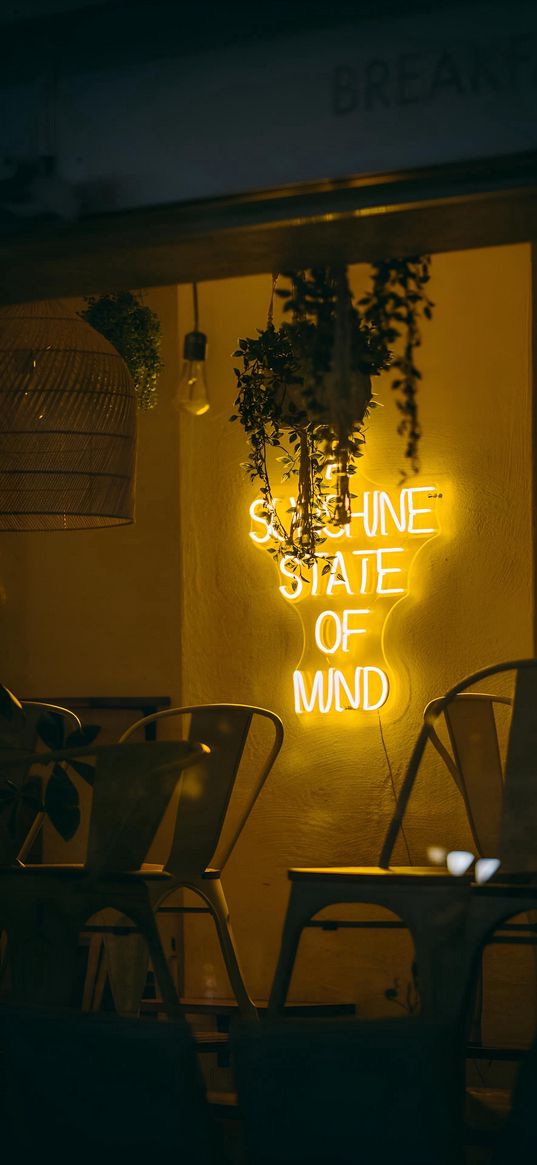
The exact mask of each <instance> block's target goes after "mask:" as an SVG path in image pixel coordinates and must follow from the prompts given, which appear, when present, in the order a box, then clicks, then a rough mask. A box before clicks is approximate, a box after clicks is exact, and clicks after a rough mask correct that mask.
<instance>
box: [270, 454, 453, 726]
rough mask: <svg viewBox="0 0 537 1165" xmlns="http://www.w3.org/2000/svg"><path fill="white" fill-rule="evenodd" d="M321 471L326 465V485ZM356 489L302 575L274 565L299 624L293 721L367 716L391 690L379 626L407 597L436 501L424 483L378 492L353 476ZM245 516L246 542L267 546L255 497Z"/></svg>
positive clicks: (274, 537)
mask: <svg viewBox="0 0 537 1165" xmlns="http://www.w3.org/2000/svg"><path fill="white" fill-rule="evenodd" d="M330 472H331V467H330V468H329V470H328V473H327V479H328V480H330ZM361 484H362V487H363V488H362V489H360V477H359V476H357V477H356V478H355V479H354V489H355V493H356V497H355V500H354V502H353V513H352V518H351V521H350V523H349V524H348V525H347V526H343V527H339V528H337V529H336V528H334V527H329V526H327V527H325V529H324V530H323V534H325V535H326V538H327V540H330V541H331V543H332V545H330V542H329V543H328V547H327V549H325V550H324V551H319V555H318V560H317V561H316V562H315V563H314V565H313V566H312V567H311V569H308V570H307V571H305V570H304V568H302V570H300V564H299V562H298V560H297V559H295V558H294V557H293V556H292V555H283V556H282V558H281V559H280V562H279V574H280V583H279V592H280V594H281V595H282V597H283V599H284V600H285V601H286V602H288V603H290V604H292V605H294V606H296V607H297V608H298V609H299V613H300V615H301V618H302V622H303V627H304V649H303V653H302V657H301V660H300V663H299V666H298V668H297V669H296V670H295V672H294V673H293V694H294V706H295V711H296V712H297V714H298V715H303V714H304V713H314V712H315V713H321V714H324V715H326V714H327V713H329V712H346V711H355V712H358V711H359V712H362V713H369V712H376V711H378V710H379V709H380V708H382V707H383V706H384V705H385V704H386V702H387V700H388V699H389V698H390V694H392V693H393V691H394V689H395V688H396V687H397V675H396V674H394V672H393V670H391V669H390V668H389V666H388V664H387V661H386V658H385V654H384V635H385V628H386V622H387V619H388V617H389V615H390V614H391V612H392V611H393V609H394V608H395V606H397V604H398V603H399V602H400V601H401V600H402V599H404V598H405V597H406V596H407V595H408V593H409V574H410V570H411V566H412V563H413V561H414V559H415V557H416V552H417V550H418V549H419V548H420V547H421V546H423V545H424V544H425V543H426V542H428V541H429V540H430V539H431V538H432V537H434V536H435V534H437V533H438V523H437V520H436V500H437V499H438V497H440V496H441V495H439V494H438V492H437V490H436V489H435V487H434V486H432V485H412V486H403V487H401V488H399V489H392V490H386V489H379V488H375V487H374V486H373V485H372V483H370V482H367V481H366V479H363V478H362V479H361ZM290 504H291V506H293V505H294V504H295V503H294V499H293V498H291V499H290ZM250 517H251V521H252V529H251V531H250V538H251V539H252V541H253V542H254V543H255V544H256V545H258V546H259V547H261V548H268V547H269V546H275V545H277V543H278V540H279V537H278V533H277V531H276V530H274V528H273V526H272V525H271V523H270V520H269V517H267V516H266V510H265V507H264V503H263V500H262V499H261V498H256V499H255V501H253V502H252V505H251V506H250ZM325 545H326V543H325ZM323 558H325V559H326V561H325V562H323Z"/></svg>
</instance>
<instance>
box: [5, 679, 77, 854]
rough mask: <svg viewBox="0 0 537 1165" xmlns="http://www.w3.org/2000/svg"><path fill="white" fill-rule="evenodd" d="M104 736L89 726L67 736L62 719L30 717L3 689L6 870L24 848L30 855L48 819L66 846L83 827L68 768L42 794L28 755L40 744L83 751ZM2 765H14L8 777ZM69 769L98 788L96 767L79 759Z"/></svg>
mask: <svg viewBox="0 0 537 1165" xmlns="http://www.w3.org/2000/svg"><path fill="white" fill-rule="evenodd" d="M99 732H100V727H98V726H97V725H93V724H88V725H84V726H83V727H82V729H77V730H75V731H74V732H70V733H68V734H66V731H65V722H64V720H63V718H62V717H61V716H60V715H57V714H56V713H54V712H52V711H47V712H41V713H40V714H39V715H38V716H37V718H35V717H34V716H32V715H28V714H27V713H26V711H25V709H24V708H23V707H22V705H21V703H20V701H19V700H17V697H16V696H14V695H13V693H12V692H10V691H9V690H8V688H5V687H4V686H3V685H1V684H0V864H1V865H10V864H11V863H13V862H14V861H15V860H16V858H17V855H18V854H19V852H20V851H21V848H22V846H23V843H27V844H26V849H29V844H28V839H29V838H31V839H33V838H34V836H35V835H36V833H37V832H38V828H39V824H40V822H41V821H42V820H43V819H44V817H45V816H47V817H48V818H49V820H50V821H51V823H52V825H53V826H54V828H55V829H56V830H57V832H58V833H59V834H60V836H61V837H62V838H63V839H64V841H68V840H69V839H70V838H71V837H73V836H74V834H75V833H76V831H77V829H78V826H79V824H80V803H79V795H78V790H77V787H76V785H75V784H74V782H73V781H72V780H71V777H70V776H69V772H68V765H67V764H65V763H61V764H55V765H54V766H53V768H52V772H51V773H50V776H49V778H48V780H47V781H46V784H45V786H44V788H43V783H42V780H41V778H40V777H39V776H37V775H35V774H34V773H33V772H30V771H29V770H28V764H27V763H26V762H25V755H26V756H28V755H30V754H32V753H35V752H36V751H38V746H39V743H41V744H42V745H44V746H45V749H46V750H49V749H51V750H56V749H62V748H75V747H77V746H78V745H80V746H81V747H82V746H84V745H88V744H91V743H92V742H93V741H94V740H95V738H96V737H97V736H98V734H99ZM17 754H20V761H19V760H18V756H17ZM14 760H16V761H17V763H16V764H14V763H13V761H14ZM2 761H8V762H9V763H7V764H5V765H4V767H3V771H2ZM70 763H71V765H72V768H73V769H74V770H75V771H76V772H77V773H78V775H79V776H81V777H82V778H83V780H85V781H86V782H87V783H88V784H90V785H91V784H92V783H93V775H94V767H93V765H91V764H87V763H86V762H83V761H80V760H78V759H77V760H74V761H72V762H70ZM36 826H37V828H36ZM30 844H31V842H30Z"/></svg>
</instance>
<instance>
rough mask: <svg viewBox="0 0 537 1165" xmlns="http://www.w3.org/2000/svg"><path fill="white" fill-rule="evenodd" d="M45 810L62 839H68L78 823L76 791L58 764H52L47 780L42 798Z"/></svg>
mask: <svg viewBox="0 0 537 1165" xmlns="http://www.w3.org/2000/svg"><path fill="white" fill-rule="evenodd" d="M44 807H45V812H46V813H47V814H48V816H49V817H50V820H51V822H52V824H53V825H54V827H55V829H57V830H58V833H59V834H60V835H61V837H63V839H64V841H69V839H70V838H71V837H73V836H74V834H75V833H76V831H77V829H78V826H79V825H80V806H79V799H78V791H77V788H76V786H75V785H74V784H73V782H72V781H71V779H70V777H69V776H68V775H67V773H66V772H65V769H64V768H63V767H62V766H61V765H59V764H56V765H54V768H53V770H52V773H51V775H50V777H49V780H48V782H47V787H46V790H45V799H44Z"/></svg>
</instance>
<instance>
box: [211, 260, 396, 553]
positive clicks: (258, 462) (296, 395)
mask: <svg viewBox="0 0 537 1165" xmlns="http://www.w3.org/2000/svg"><path fill="white" fill-rule="evenodd" d="M286 278H288V279H289V281H290V287H289V288H286V289H277V288H276V279H274V281H273V296H274V293H276V294H277V295H279V296H281V297H282V299H283V300H284V312H285V313H289V315H290V318H289V319H286V320H285V321H284V322H283V323H282V324H281V326H280V327H279V328H276V327H275V326H274V321H273V298H272V299H271V304H270V308H269V315H268V320H267V325H266V327H265V328H264V329H263V330H259V331H258V335H257V337H256V338H255V339H254V338H250V339H244V340H239V348H238V350H237V351H236V352H235V353H234V355H235V356H236V357H238V358H239V359H240V360H241V361H242V368H235V374H236V377H237V387H238V395H237V399H236V401H235V405H236V409H237V412H236V413H235V414H234V415H233V417H232V418H231V419H232V420H237V419H238V420H240V422H241V424H242V425H243V428H244V430H245V432H246V434H247V437H248V441H249V445H250V454H249V457H248V461H247V462H246V463H245V468H246V469H247V471H248V473H249V475H250V478H251V480H252V481H256V480H257V481H259V482H260V492H261V496H262V498H263V501H264V506H265V509H264V517H265V518H266V520H267V521H268V522H269V523H270V525H271V526H272V529H273V530H274V532H275V535H276V545H275V546H274V547H273V548H272V549H271V550H270V553H272V554H273V556H275V557H276V558H281V557H283V556H284V555H290V556H292V557H293V558H295V559H296V560H298V562H299V563H301V564H304V565H306V566H310V565H312V563H313V562H314V560H315V556H316V554H317V552H318V550H319V547H320V546H321V545H322V543H323V542H324V540H325V536H324V534H323V528H324V527H325V526H327V525H333V526H343V525H346V524H348V522H350V518H351V488H350V487H351V480H352V475H353V473H354V472H355V469H356V461H357V459H358V458H359V457H361V456H362V452H363V444H364V432H363V427H364V422H365V421H366V419H367V417H368V415H369V411H370V410H371V409H372V408H375V407H376V402H375V400H374V399H373V390H372V385H371V377H372V376H374V375H376V374H377V373H379V372H380V371H381V369H383V368H387V367H388V365H389V363H390V353H389V350H388V347H387V344H386V342H385V339H384V337H383V335H382V333H380V332H379V331H377V330H376V329H375V328H373V327H372V326H371V325H370V324H369V323H367V322H365V321H364V320H363V319H362V318H361V316H360V313H359V311H358V309H357V307H356V306H355V305H354V303H353V301H352V296H351V292H350V289H349V284H348V278H347V271H346V268H321V269H313V270H311V271H305V272H294V273H293V274H291V275H289V276H286ZM274 447H276V448H278V449H280V450H281V452H280V455H279V457H278V460H279V462H280V464H281V465H282V467H283V472H282V478H283V480H284V481H285V480H289V479H290V478H291V477H292V476H295V477H296V478H297V479H298V480H297V496H296V504H295V506H294V507H293V509H292V513H291V518H290V522H289V523H288V524H287V525H286V524H285V522H284V520H283V518H282V516H281V514H280V513H278V510H277V508H276V504H275V501H274V493H273V488H272V485H271V480H270V469H269V464H268V457H269V454H270V449H271V448H274ZM329 464H331V465H333V466H334V468H335V477H334V478H333V480H332V481H331V482H330V484H328V483H327V481H326V469H327V466H328V465H329ZM334 480H335V488H334Z"/></svg>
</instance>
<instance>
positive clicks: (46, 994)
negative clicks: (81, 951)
mask: <svg viewBox="0 0 537 1165" xmlns="http://www.w3.org/2000/svg"><path fill="white" fill-rule="evenodd" d="M207 751H208V750H207V748H206V746H205V745H203V744H197V743H194V742H187V741H184V740H183V741H157V742H151V743H150V744H148V743H143V744H129V745H111V746H106V747H103V746H101V747H96V746H94V745H88V746H86V747H84V748H80V747H79V748H74V749H59V750H56V751H54V752H49V753H35V754H31V755H26V756H25V757H24V761H22V759H21V757H20V756H19V757H16V758H12V759H11V760H9V758H6V757H3V758H2V770H3V773H4V774H6V773H7V772H8V771H9V768H10V767H13V766H20V765H21V763H24V765H25V766H26V769H27V771H29V770H30V768H31V767H32V766H33V765H39V766H50V765H54V764H56V763H58V762H68V763H74V762H75V761H78V760H79V759H80V758H81V757H94V758H95V772H94V778H93V799H92V808H91V816H90V821H89V835H88V846H87V854H86V861H85V863H84V865H35V866H31V865H26V866H21V867H17V868H12V869H5V868H4V869H2V870H0V918H1V921H2V924H3V925H4V928H5V930H6V931H7V936H8V952H9V963H10V967H11V973H12V980H13V993H14V999H15V1001H18V1002H21V1003H30V1004H45V1005H58V1006H60V1005H62V1006H68V1005H70V1004H71V1003H72V998H73V990H74V982H75V979H76V961H77V950H78V936H79V933H80V931H81V930H82V929H84V923H85V921H86V919H87V918H88V917H90V916H91V915H93V914H94V913H95V912H96V911H98V910H101V909H104V908H107V907H113V908H114V909H116V910H119V911H121V912H124V913H126V914H128V916H129V918H132V919H133V920H134V922H135V923H136V925H137V926H138V928H139V930H140V932H141V933H142V934H143V936H144V938H145V939H146V941H147V944H148V947H149V951H150V954H151V959H152V961H153V965H154V967H155V972H156V975H157V978H158V981H159V984H160V988H161V992H162V996H163V1000H164V1005H165V1007H166V1009H167V1011H168V1014H170V1015H172V1016H173V1015H175V1016H178V1017H181V1015H182V1012H181V1008H180V1006H179V1003H178V999H177V993H176V990H175V987H174V984H173V980H172V978H171V975H170V972H169V968H168V964H167V961H166V958H165V955H164V952H163V949H162V945H161V942H160V938H159V934H158V929H157V926H156V923H155V918H154V913H153V909H152V906H151V901H150V896H149V890H148V884H147V875H146V873H145V872H144V873H142V870H141V866H142V863H143V860H144V858H145V857H146V855H147V852H148V849H149V846H150V844H151V842H152V839H153V837H154V834H155V832H156V830H157V828H158V826H159V824H160V821H161V820H162V817H163V815H164V812H165V810H166V808H167V806H168V804H169V802H170V799H171V798H172V796H173V793H174V791H175V789H176V786H177V783H178V781H179V780H180V778H181V777H182V774H183V770H184V769H187V768H189V767H191V766H193V765H195V764H196V763H198V762H199V760H200V758H201V757H202V756H203V755H205V754H206V753H207ZM153 877H154V880H155V881H160V889H161V892H162V893H163V892H164V888H163V885H162V883H166V882H168V883H169V882H170V877H169V875H167V874H165V873H163V872H160V874H154V875H153Z"/></svg>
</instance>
